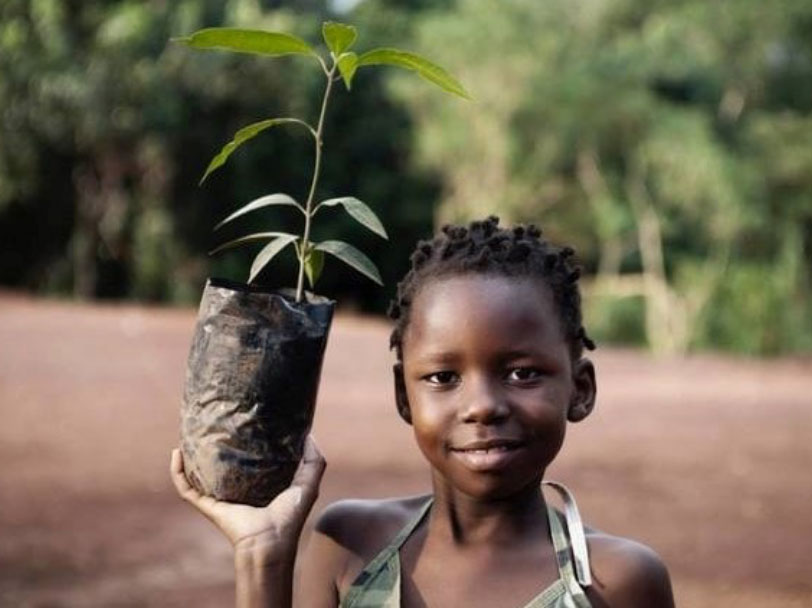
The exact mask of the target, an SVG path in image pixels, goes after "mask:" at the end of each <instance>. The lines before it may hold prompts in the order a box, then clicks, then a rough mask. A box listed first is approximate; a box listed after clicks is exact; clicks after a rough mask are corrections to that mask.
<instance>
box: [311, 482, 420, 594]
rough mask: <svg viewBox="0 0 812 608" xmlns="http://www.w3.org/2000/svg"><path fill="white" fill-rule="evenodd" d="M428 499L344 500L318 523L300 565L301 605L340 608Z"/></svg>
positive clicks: (329, 509) (323, 515)
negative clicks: (304, 584) (354, 584)
mask: <svg viewBox="0 0 812 608" xmlns="http://www.w3.org/2000/svg"><path fill="white" fill-rule="evenodd" d="M425 501H426V497H425V496H414V497H407V498H396V499H387V500H341V501H339V502H336V503H333V504H331V505H329V506H328V507H327V508H326V509H324V511H322V513H321V514H320V515H319V517H318V519H317V520H316V523H315V526H314V529H313V534H312V535H311V537H310V541H309V543H308V547H307V559H306V560H305V561H304V563H303V564H302V577H301V578H302V580H307V581H308V585H307V589H302V592H303V594H302V596H300V597H302V598H304V599H303V601H302V602H301V605H309V606H316V605H318V606H336V605H338V601H339V598H340V597H343V596H344V594H345V593H346V591H347V589H348V588H349V587H350V585H352V582H353V581H354V580H355V578H356V577H357V576H358V575H359V574H360V573H361V571H362V570H363V568H364V566H365V565H366V564H367V563H368V562H369V561H371V560H372V559H373V558H374V557H375V556H376V555H377V554H378V553H379V552H380V551H381V550H382V549H383V548H384V547H386V545H388V544H389V543H390V542H391V541H392V539H393V538H394V537H395V536H396V535H397V533H398V532H399V531H400V529H401V528H403V526H405V525H406V524H407V523H408V522H409V521H410V520H411V519H412V518H413V517H414V516H415V514H416V513H417V512H418V511H419V509H420V507H421V506H422V505H423V504H425Z"/></svg>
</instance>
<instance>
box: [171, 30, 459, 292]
mask: <svg viewBox="0 0 812 608" xmlns="http://www.w3.org/2000/svg"><path fill="white" fill-rule="evenodd" d="M322 36H323V38H324V41H325V43H326V45H327V48H328V50H329V51H330V57H329V59H328V60H327V61H325V59H324V58H322V57H321V56H320V55H319V54H318V53H317V52H316V51H315V50H314V49H312V48H311V47H310V46H309V45H308V44H307V43H306V42H304V41H303V40H301V39H299V38H297V37H295V36H292V35H289V34H286V33H280V32H264V31H257V30H243V29H239V28H207V29H204V30H200V31H198V32H195V33H193V34H191V35H189V36H187V37H184V38H176V39H175V40H176V41H178V42H182V43H184V44H186V45H188V46H190V47H192V48H196V49H215V50H225V51H234V52H241V53H255V54H261V55H270V56H279V55H285V54H291V53H298V54H305V55H313V56H314V57H316V58H317V59H318V61H319V63H320V64H321V67H322V71H323V72H324V75H325V78H326V85H325V89H324V96H323V98H322V103H321V113H320V115H319V118H318V121H317V123H316V126H315V127H313V126H311V125H309V124H308V123H307V122H305V121H303V120H300V119H296V118H271V119H266V120H262V121H260V122H256V123H253V124H251V125H249V126H247V127H244V128H242V129H240V130H239V131H237V133H236V135H235V136H234V138H233V139H232V141H230V142H229V143H227V144H226V145H225V146H224V147H223V148H222V150H221V151H220V152H219V153H218V154H217V155H216V156H215V157H214V159H212V161H211V162H210V163H209V166H208V168H207V169H206V172H205V173H204V175H203V178H202V179H201V180H200V181H201V183H202V182H203V181H204V180H205V179H206V177H207V176H208V175H209V174H210V173H211V172H212V171H214V170H215V169H217V168H218V167H220V166H222V165H223V164H224V163H225V162H226V160H227V159H228V158H229V156H230V155H231V154H232V153H233V152H234V151H235V150H236V149H237V148H238V147H239V146H241V145H242V144H243V143H245V142H246V141H249V140H250V139H252V138H253V137H255V136H256V135H258V134H259V133H260V132H262V131H264V130H265V129H268V128H270V127H273V126H276V125H279V124H284V123H291V122H296V123H299V124H302V125H304V126H305V127H307V129H308V130H309V131H310V133H311V134H312V135H313V139H314V142H315V166H314V169H313V176H312V179H311V184H310V192H309V194H308V197H307V201H306V202H305V204H304V206H302V205H299V204H298V203H297V202H296V201H295V200H294V199H293V198H291V197H290V196H288V195H285V194H273V195H269V196H264V197H262V198H260V199H257V200H255V201H253V202H251V203H249V204H247V205H245V206H244V207H242V208H240V209H238V210H237V211H236V212H234V213H232V214H231V215H229V216H228V217H227V218H226V219H225V220H223V221H222V222H220V223H219V224H218V225H217V226H216V228H219V227H220V226H222V225H223V224H226V223H228V222H230V221H232V220H233V219H235V218H238V217H241V216H242V215H244V214H246V213H249V212H251V211H254V210H256V209H259V208H262V207H267V206H271V205H292V206H296V207H298V208H299V210H300V211H302V212H303V213H304V216H305V217H304V219H305V223H304V227H303V231H302V234H301V235H300V236H298V237H296V236H291V235H287V234H286V235H282V236H276V233H269V232H261V233H255V234H251V235H249V236H247V237H241V238H236V239H233V240H231V241H228V242H227V243H226V244H225V245H223V246H221V247H219V248H217V249H215V251H219V250H221V249H225V248H230V247H233V246H235V245H240V244H243V243H246V242H249V241H253V240H257V239H260V238H265V237H267V236H269V235H274V236H272V240H271V242H270V243H268V244H267V245H266V246H265V248H263V249H262V251H260V253H259V254H258V255H257V257H256V258H255V259H254V261H253V263H252V265H251V272H250V276H249V279H248V280H249V282H251V281H253V280H254V279H255V278H256V277H257V275H258V274H259V273H260V271H261V270H262V269H263V268H264V267H265V266H266V265H267V264H268V262H270V261H271V259H273V257H274V256H276V255H277V254H278V253H279V252H280V251H281V250H282V249H283V248H284V247H286V246H287V245H289V244H290V243H294V245H295V249H296V255H297V258H298V261H299V276H298V282H297V286H296V300H297V301H301V300H302V298H303V295H304V277H305V275H306V276H307V278H308V281H309V282H310V285H311V287H312V286H313V285H314V284H315V282H316V280H317V279H318V278H319V275H320V274H321V270H322V266H323V256H322V254H321V252H327V253H330V254H332V255H334V256H336V257H337V258H339V259H340V260H342V261H343V262H345V263H346V264H348V265H349V266H350V267H352V268H354V269H355V270H357V271H358V272H360V273H361V274H363V275H364V276H367V277H369V278H370V279H372V280H373V281H375V282H376V283H379V284H382V281H381V277H380V272H379V271H378V269H377V268H376V267H375V265H374V264H373V263H372V261H371V260H370V259H369V258H368V257H367V256H365V255H364V254H362V253H361V252H360V251H358V250H357V249H355V248H354V247H352V246H350V245H348V244H346V243H343V242H341V241H324V242H322V243H319V244H317V245H315V246H313V245H312V244H311V240H310V230H311V222H312V219H313V217H314V216H315V215H316V212H317V211H318V210H319V209H320V208H321V207H332V206H336V205H341V206H342V207H343V208H344V210H345V211H346V212H347V213H348V214H349V215H350V216H352V217H353V218H354V219H355V220H357V221H358V222H359V223H360V224H361V225H363V226H364V227H366V228H368V229H369V230H371V231H372V232H374V233H375V234H377V235H379V236H381V237H383V238H387V235H386V230H385V229H384V227H383V224H382V223H381V221H380V220H379V219H378V217H377V216H376V215H375V213H374V212H373V211H372V209H370V208H369V207H368V206H367V205H366V204H364V203H362V202H361V201H360V200H358V199H356V198H354V197H341V198H333V199H328V200H325V201H323V202H322V203H320V204H319V205H317V206H316V207H315V208H314V207H313V198H314V194H315V192H316V187H317V183H318V179H319V171H320V169H321V155H322V147H323V138H322V133H323V127H324V118H325V114H326V110H327V105H328V102H329V99H330V91H331V89H332V84H333V81H334V78H335V76H336V72H338V73H339V75H340V77H341V78H342V79H343V80H344V83H345V85H346V87H347V89H349V88H350V84H351V81H352V78H353V76H354V74H355V72H356V70H357V68H358V67H361V66H366V65H394V66H398V67H404V68H407V69H409V70H414V71H415V72H417V73H418V75H420V76H421V77H423V78H424V79H426V80H428V81H429V82H432V83H434V84H436V85H437V86H439V87H440V88H442V89H443V90H445V91H447V92H450V93H453V94H456V95H459V96H461V97H467V94H466V92H465V90H464V89H463V88H462V85H460V84H459V83H458V82H457V81H456V80H455V79H454V78H453V77H452V76H451V75H450V74H448V73H447V72H446V71H445V70H443V69H442V68H441V67H439V66H437V65H435V64H433V63H432V62H430V61H429V60H428V59H426V58H424V57H421V56H419V55H416V54H414V53H408V52H405V51H399V50H397V49H376V50H373V51H369V52H367V53H364V54H363V55H361V56H360V57H357V56H356V55H355V54H354V53H345V51H346V49H348V48H349V47H350V46H351V45H352V44H353V43H354V42H355V40H356V38H357V31H356V29H355V28H354V27H353V26H350V25H345V24H342V23H336V22H326V23H324V24H323V25H322ZM216 228H215V229H216Z"/></svg>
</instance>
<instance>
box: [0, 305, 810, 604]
mask: <svg viewBox="0 0 812 608" xmlns="http://www.w3.org/2000/svg"><path fill="white" fill-rule="evenodd" d="M193 324H194V312H193V311H188V310H183V311H177V310H165V309H150V308H139V307H130V306H120V307H118V306H110V307H103V306H79V305H73V304H65V303H55V302H43V301H35V300H29V299H26V298H22V297H19V296H14V295H9V294H0V408H2V413H3V424H2V425H0V539H2V540H0V606H15V607H16V606H43V607H44V606H49V607H52V606H191V605H194V606H201V607H209V606H211V607H215V606H216V607H219V606H227V605H230V603H231V601H232V589H231V586H232V572H231V556H230V552H229V548H228V546H227V544H226V542H225V541H224V540H223V539H221V538H220V537H219V535H218V533H217V532H216V531H214V529H213V528H212V527H211V525H210V524H208V522H206V521H204V520H203V519H202V518H201V517H199V516H197V515H196V514H195V513H193V512H192V511H191V509H190V508H189V507H187V506H186V505H184V504H183V503H181V502H180V501H179V500H178V499H177V498H176V497H175V496H174V494H173V492H172V490H171V488H170V486H169V481H168V479H167V475H166V468H167V464H168V457H169V450H170V448H171V446H173V445H174V443H175V441H176V436H177V423H178V400H179V396H180V392H181V387H182V382H183V373H184V366H185V358H186V353H187V349H188V343H189V339H190V336H191V332H192V327H193ZM387 334H388V331H387V328H386V325H385V324H383V323H381V322H378V321H374V320H365V319H356V318H346V317H339V319H338V321H337V323H336V324H335V326H334V330H333V334H332V336H331V342H330V346H329V347H328V352H327V359H326V362H325V367H324V378H323V383H322V388H321V394H320V404H319V410H318V413H317V420H316V426H315V432H316V436H317V438H318V440H319V443H320V446H321V447H322V450H323V451H324V452H325V454H326V455H327V457H328V460H329V463H330V467H329V469H328V472H327V476H326V478H325V482H324V486H323V492H322V497H321V498H320V503H321V504H324V503H328V502H330V501H332V500H334V499H336V498H339V497H346V496H385V495H392V494H396V493H410V492H417V491H422V490H424V489H426V488H427V487H428V484H427V478H426V473H425V470H424V466H423V464H422V460H421V458H420V456H419V454H418V453H417V450H416V448H414V447H413V445H412V441H411V437H410V434H409V429H408V427H406V426H405V425H403V424H402V423H400V422H399V420H398V418H397V416H396V415H395V413H394V407H393V405H392V400H391V396H390V392H391V389H390V383H389V366H390V357H389V354H388V352H387V349H386V344H387ZM594 358H595V360H596V364H597V368H598V383H599V394H600V398H599V408H598V410H597V411H596V413H595V414H594V415H593V416H592V417H591V418H590V419H588V420H587V421H585V422H584V423H582V424H580V425H577V426H574V427H572V429H571V431H570V434H569V436H568V438H567V443H566V446H565V449H564V452H563V453H562V455H561V456H560V458H559V460H558V461H557V462H556V464H555V465H554V468H553V470H552V471H551V472H550V476H551V477H553V478H556V479H559V480H562V481H564V482H565V483H567V484H568V485H569V486H570V487H571V488H573V489H574V491H575V494H576V496H577V497H578V500H579V505H580V507H581V510H582V511H583V513H584V515H585V518H586V519H587V521H589V522H590V523H591V524H593V525H594V526H596V527H599V528H603V529H606V530H609V531H612V532H615V533H618V534H625V535H629V536H633V537H635V538H638V539H640V540H642V541H643V542H646V543H648V544H650V545H652V546H653V547H655V548H656V549H657V550H658V551H659V552H660V553H661V555H663V557H664V558H665V560H666V562H667V563H668V564H669V566H670V568H671V571H672V577H673V580H674V586H675V591H676V594H677V599H678V605H679V606H683V607H689V608H690V607H697V608H704V607H708V608H710V607H714V608H716V607H718V606H736V607H740V608H748V607H754V608H755V607H756V606H758V607H760V608H763V607H764V606H787V607H790V606H792V607H794V606H798V607H801V606H812V540H810V539H812V506H811V505H812V483H810V476H809V467H810V465H811V464H812V441H810V436H812V361H809V360H807V361H775V362H751V361H739V360H734V359H726V358H721V357H711V356H702V357H697V358H691V359H687V360H666V361H662V360H659V361H658V360H652V359H650V358H648V357H647V356H645V355H642V354H639V353H636V352H624V351H617V350H602V351H598V353H597V354H596V356H595V357H594ZM317 508H318V507H317Z"/></svg>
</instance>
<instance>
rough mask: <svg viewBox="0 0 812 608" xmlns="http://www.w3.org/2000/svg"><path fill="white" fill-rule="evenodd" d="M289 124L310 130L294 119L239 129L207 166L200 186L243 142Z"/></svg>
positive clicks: (305, 124)
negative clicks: (268, 130)
mask: <svg viewBox="0 0 812 608" xmlns="http://www.w3.org/2000/svg"><path fill="white" fill-rule="evenodd" d="M290 123H298V124H302V125H304V126H305V127H307V128H308V129H310V125H308V124H307V123H304V122H302V121H301V120H297V119H296V118H269V119H268V120H261V121H259V122H255V123H254V124H252V125H248V126H247V127H243V128H242V129H240V130H239V131H237V132H236V133H235V134H234V138H233V139H232V140H231V141H230V142H228V143H227V144H226V145H225V146H223V149H222V150H220V152H218V153H217V155H216V156H215V157H214V158H212V159H211V162H210V163H209V166H208V167H206V172H205V173H204V174H203V177H201V178H200V183H201V184H202V183H203V182H204V181H206V178H207V177H208V176H209V174H210V173H211V172H212V171H214V170H215V169H217V168H219V167H221V166H223V164H224V163H225V162H226V161H227V160H228V157H229V156H231V154H232V153H233V152H234V151H235V150H236V149H237V148H239V147H240V146H241V145H243V144H244V143H245V142H247V141H248V140H250V139H253V138H254V137H256V136H257V135H259V134H260V133H261V132H262V131H264V130H265V129H270V128H271V127H275V126H277V125H283V124H290Z"/></svg>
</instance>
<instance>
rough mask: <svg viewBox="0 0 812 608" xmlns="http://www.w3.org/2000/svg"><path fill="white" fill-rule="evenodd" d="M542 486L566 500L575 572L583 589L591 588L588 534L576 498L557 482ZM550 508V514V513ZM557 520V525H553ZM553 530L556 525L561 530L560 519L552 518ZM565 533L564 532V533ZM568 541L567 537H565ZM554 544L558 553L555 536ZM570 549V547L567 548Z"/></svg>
mask: <svg viewBox="0 0 812 608" xmlns="http://www.w3.org/2000/svg"><path fill="white" fill-rule="evenodd" d="M542 485H546V486H549V487H551V488H553V489H554V490H556V491H557V492H558V493H559V494H560V495H561V498H562V499H563V500H564V516H565V517H566V519H567V531H568V532H569V542H568V543H567V545H569V543H572V555H573V557H574V558H575V572H576V574H577V576H578V582H579V583H580V585H581V586H582V587H589V586H590V585H591V584H592V573H591V572H590V569H589V550H588V549H587V544H586V534H585V533H584V524H583V522H582V521H581V515H580V513H578V505H576V504H575V498H573V496H572V493H571V492H570V491H569V490H568V489H567V487H566V486H565V485H564V484H562V483H558V482H555V481H543V482H542ZM549 510H550V509H549V507H548V513H549ZM552 520H555V523H552ZM550 525H551V529H550V531H551V532H552V529H553V527H554V526H555V525H557V526H558V528H559V529H560V528H561V524H560V522H558V517H553V518H551V524H550ZM562 532H563V531H562ZM565 539H566V536H565ZM553 544H554V546H555V550H556V552H557V551H559V550H560V549H559V547H558V545H556V544H555V535H553ZM567 548H569V547H567Z"/></svg>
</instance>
